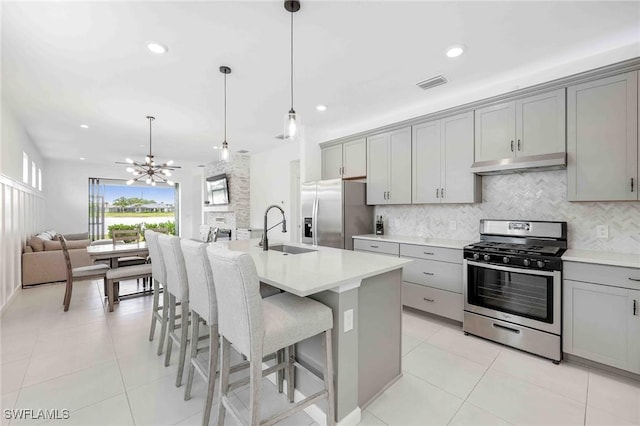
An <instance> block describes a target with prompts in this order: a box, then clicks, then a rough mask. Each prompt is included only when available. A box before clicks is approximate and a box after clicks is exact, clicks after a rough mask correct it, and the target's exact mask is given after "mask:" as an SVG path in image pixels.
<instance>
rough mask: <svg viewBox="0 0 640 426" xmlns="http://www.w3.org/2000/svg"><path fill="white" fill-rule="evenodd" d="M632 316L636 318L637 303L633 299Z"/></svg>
mask: <svg viewBox="0 0 640 426" xmlns="http://www.w3.org/2000/svg"><path fill="white" fill-rule="evenodd" d="M633 316H634V317H636V316H638V301H637V300H635V299H633Z"/></svg>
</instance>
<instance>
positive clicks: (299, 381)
mask: <svg viewBox="0 0 640 426" xmlns="http://www.w3.org/2000/svg"><path fill="white" fill-rule="evenodd" d="M358 293H359V288H354V289H351V290H348V291H345V292H343V293H336V292H333V291H323V292H321V293H318V294H314V295H311V296H308V297H309V298H311V299H314V300H317V301H319V302H321V303H324V304H325V305H327V306H329V307H330V308H331V310H332V311H333V331H332V333H333V336H332V338H333V339H332V340H333V372H334V381H333V382H334V388H335V406H336V421H340V420H342V419H344V418H345V416H347V415H349V414H351V413H352V412H353V411H354V410H355V409H357V408H358V370H359V369H358V329H359V321H358V318H359V315H358V309H359V302H358ZM349 309H353V311H354V321H353V329H352V330H350V331H347V332H345V331H344V312H345V311H346V310H349ZM323 350H324V349H323V344H322V336H314V337H312V338H310V339H307V340H305V341H303V342H301V343H298V344H297V345H296V358H297V359H298V362H300V364H302V365H304V366H305V367H306V368H309V369H310V370H311V371H313V372H314V373H316V374H317V375H318V376H320V377H322V365H323V363H324V361H323ZM322 388H323V385H322V382H319V381H318V380H317V379H316V378H312V377H309V374H308V373H306V372H305V371H304V370H301V369H296V389H298V390H299V391H301V392H302V393H303V394H304V395H307V396H309V395H312V394H314V393H315V392H318V391H320V390H321V389H322ZM317 405H318V406H319V407H320V408H321V409H322V410H323V411H325V412H326V403H325V402H324V401H320V402H318V404H317Z"/></svg>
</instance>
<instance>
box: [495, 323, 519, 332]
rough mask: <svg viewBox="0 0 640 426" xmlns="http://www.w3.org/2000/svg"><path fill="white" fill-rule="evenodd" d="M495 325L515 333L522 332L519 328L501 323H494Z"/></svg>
mask: <svg viewBox="0 0 640 426" xmlns="http://www.w3.org/2000/svg"><path fill="white" fill-rule="evenodd" d="M493 326H494V327H495V328H500V329H502V330H506V331H510V332H512V333H515V334H520V330H518V329H516V328H511V327H505V326H504V325H500V324H496V323H494V324H493Z"/></svg>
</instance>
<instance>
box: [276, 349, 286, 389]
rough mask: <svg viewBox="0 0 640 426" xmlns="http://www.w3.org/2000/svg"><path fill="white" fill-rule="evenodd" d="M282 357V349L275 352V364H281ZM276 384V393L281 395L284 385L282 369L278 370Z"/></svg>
mask: <svg viewBox="0 0 640 426" xmlns="http://www.w3.org/2000/svg"><path fill="white" fill-rule="evenodd" d="M284 357H285V356H284V349H280V350H279V351H278V352H276V364H280V363H283V362H284ZM276 382H277V385H278V393H282V390H283V383H284V369H280V370H278V372H277V373H276Z"/></svg>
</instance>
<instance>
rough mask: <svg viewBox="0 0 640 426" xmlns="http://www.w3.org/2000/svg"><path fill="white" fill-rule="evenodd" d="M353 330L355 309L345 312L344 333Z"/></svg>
mask: <svg viewBox="0 0 640 426" xmlns="http://www.w3.org/2000/svg"><path fill="white" fill-rule="evenodd" d="M351 330H353V309H347V310H346V311H344V332H345V333H346V332H347V331H351Z"/></svg>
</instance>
